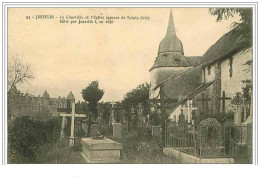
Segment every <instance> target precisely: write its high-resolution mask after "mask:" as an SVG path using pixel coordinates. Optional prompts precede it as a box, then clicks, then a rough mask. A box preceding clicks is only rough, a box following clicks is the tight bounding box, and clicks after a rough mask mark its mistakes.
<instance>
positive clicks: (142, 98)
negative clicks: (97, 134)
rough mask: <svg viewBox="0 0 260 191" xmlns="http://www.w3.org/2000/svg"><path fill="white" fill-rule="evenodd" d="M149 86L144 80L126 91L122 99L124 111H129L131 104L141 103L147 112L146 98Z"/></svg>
mask: <svg viewBox="0 0 260 191" xmlns="http://www.w3.org/2000/svg"><path fill="white" fill-rule="evenodd" d="M149 88H150V86H149V84H148V83H147V82H146V83H143V84H141V85H139V86H138V87H137V88H135V89H133V90H132V91H130V92H128V93H127V94H126V95H125V97H124V99H123V100H122V105H123V108H124V109H125V110H126V111H130V109H131V107H132V106H136V105H137V104H138V103H142V104H143V106H144V108H145V112H146V113H147V112H148V108H149V107H148V103H147V100H148V99H149Z"/></svg>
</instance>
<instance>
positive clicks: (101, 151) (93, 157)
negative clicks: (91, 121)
mask: <svg viewBox="0 0 260 191" xmlns="http://www.w3.org/2000/svg"><path fill="white" fill-rule="evenodd" d="M80 141H81V144H82V152H81V155H82V156H83V157H84V159H85V160H86V162H87V163H119V162H120V151H121V150H122V148H123V147H122V145H121V144H120V143H118V142H116V141H113V140H111V139H108V138H104V139H101V140H98V139H93V138H82V139H81V140H80Z"/></svg>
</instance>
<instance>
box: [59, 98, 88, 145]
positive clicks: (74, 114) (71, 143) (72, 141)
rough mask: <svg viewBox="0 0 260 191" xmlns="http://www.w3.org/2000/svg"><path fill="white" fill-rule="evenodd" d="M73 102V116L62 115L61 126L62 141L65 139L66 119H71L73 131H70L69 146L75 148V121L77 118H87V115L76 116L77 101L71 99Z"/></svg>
mask: <svg viewBox="0 0 260 191" xmlns="http://www.w3.org/2000/svg"><path fill="white" fill-rule="evenodd" d="M70 100H71V109H72V110H71V114H67V113H61V114H60V116H62V124H61V125H62V126H61V139H62V138H64V128H65V122H66V117H71V129H70V137H69V146H70V147H73V146H74V144H75V137H74V129H75V125H74V121H75V117H86V115H85V114H76V113H75V99H70Z"/></svg>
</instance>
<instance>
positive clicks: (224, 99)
mask: <svg viewBox="0 0 260 191" xmlns="http://www.w3.org/2000/svg"><path fill="white" fill-rule="evenodd" d="M218 99H220V100H221V101H222V113H225V105H226V103H225V102H226V100H229V99H231V98H230V97H226V93H225V91H223V93H222V97H219V98H218Z"/></svg>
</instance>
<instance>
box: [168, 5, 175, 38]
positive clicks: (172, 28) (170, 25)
mask: <svg viewBox="0 0 260 191" xmlns="http://www.w3.org/2000/svg"><path fill="white" fill-rule="evenodd" d="M171 34H174V35H176V33H175V26H174V21H173V16H172V10H171V12H170V16H169V22H168V28H167V33H166V36H167V35H171Z"/></svg>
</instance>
